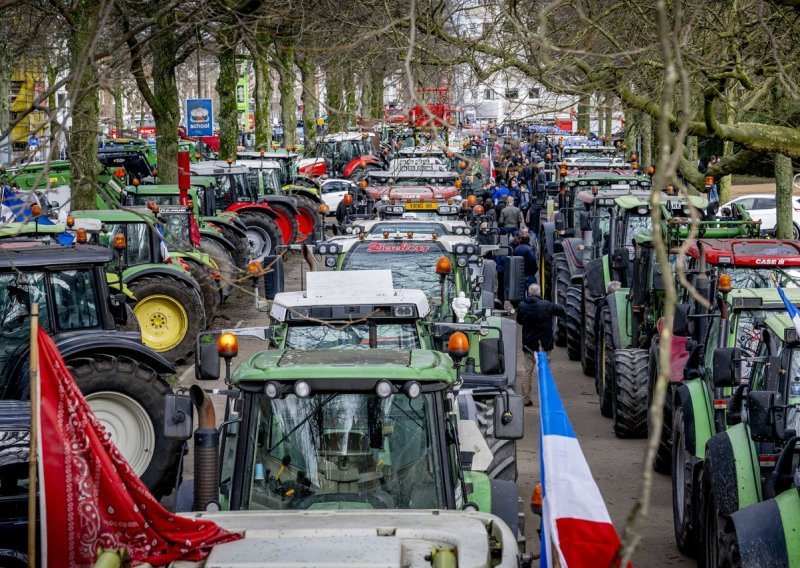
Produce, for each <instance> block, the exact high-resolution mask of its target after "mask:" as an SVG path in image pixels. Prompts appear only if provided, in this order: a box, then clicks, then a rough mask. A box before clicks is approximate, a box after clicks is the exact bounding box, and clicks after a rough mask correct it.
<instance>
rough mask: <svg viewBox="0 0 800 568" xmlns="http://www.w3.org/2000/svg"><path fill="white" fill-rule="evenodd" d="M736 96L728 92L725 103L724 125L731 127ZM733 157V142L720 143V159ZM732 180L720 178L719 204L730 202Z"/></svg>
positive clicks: (733, 119) (734, 113)
mask: <svg viewBox="0 0 800 568" xmlns="http://www.w3.org/2000/svg"><path fill="white" fill-rule="evenodd" d="M735 97H736V94H735V92H734V90H733V89H731V90H730V91H729V92H728V97H727V99H726V101H725V103H726V104H725V124H729V125H733V124H734V121H735V120H736V100H735ZM732 155H733V142H732V141H730V140H726V141H725V142H723V143H722V157H723V158H727V157H728V156H732ZM732 182H733V180H732V179H731V176H730V175H727V176H722V177H721V178H720V180H719V202H720V203H727V202H728V201H730V200H731V186H732Z"/></svg>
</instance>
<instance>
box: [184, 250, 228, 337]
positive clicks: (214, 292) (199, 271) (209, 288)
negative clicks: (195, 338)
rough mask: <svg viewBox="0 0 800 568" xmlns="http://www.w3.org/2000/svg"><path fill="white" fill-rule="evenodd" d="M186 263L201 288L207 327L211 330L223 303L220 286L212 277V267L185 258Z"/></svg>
mask: <svg viewBox="0 0 800 568" xmlns="http://www.w3.org/2000/svg"><path fill="white" fill-rule="evenodd" d="M184 261H185V262H186V264H188V265H189V270H190V271H191V273H192V278H194V279H195V280H196V281H197V284H198V285H199V286H200V295H201V296H202V298H203V309H204V310H205V312H206V327H207V328H210V327H211V321H212V320H213V319H214V318H215V317H216V316H217V311H218V310H219V304H220V301H221V296H220V285H219V283H218V282H217V281H216V280H214V277H213V276H212V275H211V267H209V266H206V265H204V264H200V263H199V262H195V261H194V260H192V259H190V258H184Z"/></svg>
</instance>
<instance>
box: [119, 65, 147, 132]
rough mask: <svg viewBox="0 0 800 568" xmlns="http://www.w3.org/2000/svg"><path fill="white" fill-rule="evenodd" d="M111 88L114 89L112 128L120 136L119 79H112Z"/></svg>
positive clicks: (120, 88) (120, 96) (121, 120)
mask: <svg viewBox="0 0 800 568" xmlns="http://www.w3.org/2000/svg"><path fill="white" fill-rule="evenodd" d="M113 89H114V130H116V131H117V136H121V135H122V128H123V127H124V121H123V118H122V87H121V86H120V84H119V79H115V80H114V86H113ZM156 131H157V130H156Z"/></svg>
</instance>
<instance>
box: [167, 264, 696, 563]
mask: <svg viewBox="0 0 800 568" xmlns="http://www.w3.org/2000/svg"><path fill="white" fill-rule="evenodd" d="M300 268H301V259H300V258H299V255H297V254H296V253H294V256H293V257H291V258H290V259H289V261H288V262H287V265H286V288H287V289H288V290H298V289H300V288H301V286H300V282H301V274H300ZM267 323H268V314H267V313H266V312H263V311H259V310H257V309H256V307H255V302H254V300H253V299H252V297H251V296H249V293H248V291H247V290H246V289H243V290H241V291H240V292H239V293H238V295H237V297H234V298H232V299H231V300H230V301H229V303H228V304H227V305H226V306H225V307H223V309H222V310H221V315H220V316H218V317H217V319H216V320H215V321H214V326H213V327H214V328H215V329H224V328H234V327H249V326H258V325H267ZM518 341H519V339H518ZM265 348H266V344H265V343H264V342H262V341H259V340H257V339H250V338H246V339H243V340H242V341H241V342H240V353H239V357H238V358H237V359H239V360H242V358H244V357H246V356H248V355H250V354H252V353H253V352H255V351H258V350H261V349H265ZM521 359H522V358H521V357H520V358H519V361H520V362H521ZM235 364H236V359H234V365H235ZM551 368H552V372H553V376H554V377H555V380H556V384H557V385H558V390H559V393H560V394H561V398H562V400H563V402H564V406H565V407H566V410H567V413H568V415H569V417H570V420H571V421H572V426H573V428H574V430H575V433H576V435H577V436H578V440H579V442H580V444H581V447H582V449H583V452H584V454H585V455H586V459H587V460H588V462H589V466H590V468H591V470H592V473H593V475H594V478H595V480H596V482H597V484H598V486H599V488H600V492H601V493H602V495H603V497H604V499H605V501H606V505H607V507H608V510H609V513H610V515H611V519H612V521H613V522H614V525H615V526H616V527H617V531H618V532H621V529H622V527H623V526H624V523H625V519H626V517H627V516H628V514H629V513H630V511H631V508H632V507H633V505H634V503H635V501H636V498H637V496H638V494H639V492H640V490H641V484H642V473H643V472H642V463H643V461H644V453H645V445H646V441H645V440H620V439H618V438H617V437H616V436H615V435H614V432H613V429H612V427H611V421H610V420H609V419H607V418H604V417H602V416H601V415H600V410H599V407H598V401H597V395H596V393H595V390H594V383H593V381H592V379H590V378H589V377H587V376H585V375H584V374H583V372H582V371H581V367H580V363H579V362H575V361H570V360H569V359H568V358H567V355H566V350H564V349H562V348H558V347H556V349H555V350H554V351H553V353H552V357H551ZM519 373H521V369H520V370H519ZM178 375H179V377H180V378H179V379H178V384H180V385H181V386H189V385H191V384H194V383H195V378H194V369H193V367H192V366H184V367H182V368H180V369H179V373H178ZM520 380H521V376H520V375H518V386H519V384H520V383H519V381H520ZM201 386H203V387H204V388H207V389H208V388H220V389H222V388H225V385H224V384H223V382H222V381H218V382H211V383H209V382H203V383H202V384H201ZM532 392H533V393H534V395H535V393H536V389H535V386H534V389H533V390H532ZM214 399H215V402H216V406H217V410H218V413H217V420H218V422H221V420H222V417H223V410H224V397H223V396H214ZM525 428H526V436H525V438H524V439H523V440H521V441H520V442H518V446H517V457H518V461H519V466H518V470H519V477H518V485H519V490H520V498H521V499H522V501H523V505H524V510H525V512H526V522H525V525H526V535H527V539H528V543H529V550H532V551H533V552H537V553H538V549H539V537H538V535H537V533H536V530H537V529H538V527H539V518H538V517H534V516H533V515H532V514H531V512H530V507H529V506H528V504H529V503H530V498H531V494H532V492H533V487H534V484H535V483H536V482H538V480H539V447H538V446H539V404H538V400H536V398H534V405H533V406H531V407H527V408H526V409H525ZM184 472H185V474H186V475H187V476H191V472H192V460H191V452H190V453H189V455H188V456H187V462H186V463H185V465H184ZM670 487H671V486H670V478H669V476H666V475H662V474H659V473H655V472H654V473H653V489H652V499H651V503H650V510H649V514H648V517H647V519H646V520H645V523H644V530H643V532H642V535H641V543H640V545H639V549H638V550H637V552H636V554H635V555H634V557H633V562H634V565H635V566H637V567H657V566H691V565H694V561H693V560H691V559H689V558H687V557H685V556H683V555H682V554H681V553H680V552H679V551H678V549H677V547H676V546H675V540H674V536H673V530H672V497H671V489H670Z"/></svg>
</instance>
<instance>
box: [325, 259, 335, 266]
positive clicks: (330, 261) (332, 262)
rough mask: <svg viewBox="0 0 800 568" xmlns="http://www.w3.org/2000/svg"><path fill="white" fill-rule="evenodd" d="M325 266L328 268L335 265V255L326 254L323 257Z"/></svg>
mask: <svg viewBox="0 0 800 568" xmlns="http://www.w3.org/2000/svg"><path fill="white" fill-rule="evenodd" d="M325 266H327V267H328V268H333V267H334V266H336V257H335V256H326V257H325Z"/></svg>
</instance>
